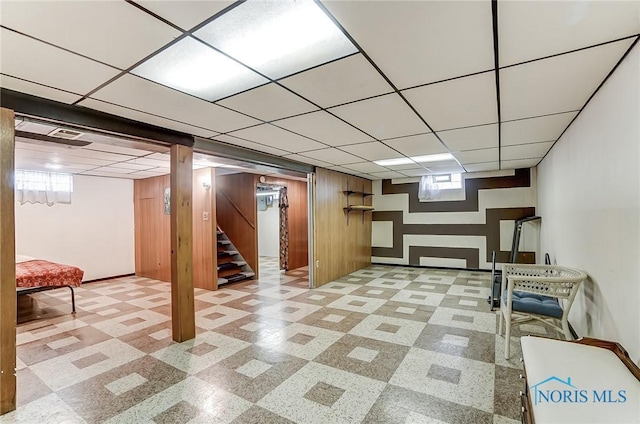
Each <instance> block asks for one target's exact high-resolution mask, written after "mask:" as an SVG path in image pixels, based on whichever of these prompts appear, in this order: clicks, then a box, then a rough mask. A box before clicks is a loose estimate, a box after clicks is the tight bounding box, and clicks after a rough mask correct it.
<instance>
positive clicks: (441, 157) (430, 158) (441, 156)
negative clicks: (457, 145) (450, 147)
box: [411, 153, 453, 163]
mask: <svg viewBox="0 0 640 424" xmlns="http://www.w3.org/2000/svg"><path fill="white" fill-rule="evenodd" d="M411 159H413V160H414V161H415V162H418V163H425V162H440V161H445V160H452V159H453V155H452V154H451V153H438V154H437V155H426V156H411Z"/></svg>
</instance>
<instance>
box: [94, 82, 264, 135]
mask: <svg viewBox="0 0 640 424" xmlns="http://www.w3.org/2000/svg"><path fill="white" fill-rule="evenodd" d="M91 97H92V98H96V99H98V100H104V101H107V102H110V103H114V104H116V105H121V106H124V107H128V108H132V109H136V110H138V111H142V112H146V113H151V114H154V115H158V116H161V117H165V118H169V119H174V120H176V121H181V122H183V123H186V124H191V125H195V126H198V127H202V128H207V129H210V130H212V131H218V132H227V131H233V130H235V129H239V128H244V127H248V126H250V125H255V124H257V123H259V122H260V121H257V120H255V119H253V118H249V117H247V116H244V115H241V114H239V113H237V112H233V111H230V110H228V109H225V108H223V107H220V106H218V105H214V104H212V103H209V102H206V101H204V100H201V99H197V98H195V97H192V96H190V95H188V94H183V93H180V92H178V91H175V90H172V89H170V88H168V87H164V86H162V85H160V84H156V83H153V82H151V81H147V80H144V79H142V78H138V77H135V76H133V75H124V76H123V77H121V78H118V79H117V80H116V81H114V82H112V83H111V84H109V85H107V86H106V87H104V88H102V89H100V90H98V91H97V92H96V93H94V94H93V95H92V96H91Z"/></svg>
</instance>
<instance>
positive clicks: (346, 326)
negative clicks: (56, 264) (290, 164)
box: [0, 261, 547, 424]
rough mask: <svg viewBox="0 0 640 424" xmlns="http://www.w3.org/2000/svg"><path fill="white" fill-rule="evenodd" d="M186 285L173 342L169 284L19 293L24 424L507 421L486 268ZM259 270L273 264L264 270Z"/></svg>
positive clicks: (510, 383) (513, 410)
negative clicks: (185, 331)
mask: <svg viewBox="0 0 640 424" xmlns="http://www.w3.org/2000/svg"><path fill="white" fill-rule="evenodd" d="M263 265H264V267H261V269H262V270H263V271H262V274H261V279H260V280H259V281H249V282H243V283H239V284H235V285H231V286H225V287H224V288H222V289H221V290H219V291H217V292H208V291H205V290H200V289H196V292H195V304H196V311H197V313H196V324H197V337H196V338H195V339H194V340H190V341H188V342H184V343H175V342H173V341H172V340H171V333H170V328H171V325H170V305H169V299H170V288H169V284H168V283H163V282H159V281H154V280H150V279H147V278H140V277H125V278H117V279H112V280H108V281H101V282H96V283H90V284H86V285H83V286H82V287H81V288H78V289H77V291H76V300H77V307H78V312H77V314H76V315H75V316H73V315H71V314H69V311H70V305H69V303H68V302H69V293H68V290H65V289H61V290H55V291H50V292H46V293H38V294H36V295H32V296H29V297H27V296H24V297H21V300H20V303H21V309H22V310H31V314H32V315H34V314H35V315H39V316H41V317H42V318H40V319H38V320H31V321H27V322H25V323H22V324H20V325H19V326H18V330H17V333H18V334H17V344H18V348H17V351H18V370H17V382H18V395H17V403H18V409H17V411H14V412H12V413H9V414H6V415H5V416H3V417H1V418H0V421H1V422H3V423H4V422H23V423H38V424H40V423H83V422H87V423H102V422H109V423H140V422H155V423H184V422H202V423H213V422H215V423H291V422H296V423H305V424H307V423H331V424H334V423H512V422H517V421H516V420H518V419H519V405H520V401H519V397H518V390H520V382H519V379H518V374H519V371H520V368H519V361H518V358H519V353H520V352H519V343H518V336H519V335H520V334H521V333H522V332H526V333H529V334H532V333H533V334H535V333H539V334H547V329H546V328H545V327H542V326H540V325H532V324H528V325H526V326H525V325H523V326H522V328H520V329H518V328H515V329H514V334H515V336H514V337H513V339H512V359H511V360H509V361H506V360H505V359H504V358H503V356H502V352H503V349H504V339H503V338H502V337H500V336H497V335H496V320H497V317H496V314H495V313H493V312H490V311H489V307H488V305H487V303H486V301H485V299H486V297H487V296H488V295H489V274H488V273H474V272H466V271H457V270H441V269H427V268H410V267H393V266H371V267H369V268H366V269H363V270H360V271H358V272H355V273H353V274H350V275H348V276H345V277H343V278H340V279H338V280H336V281H334V282H331V283H329V284H327V285H325V286H322V287H320V288H318V289H314V290H309V289H308V280H307V275H308V271H307V270H306V269H300V270H294V271H291V272H287V273H282V272H280V271H278V269H277V261H276V265H275V266H273V264H270V265H268V264H263ZM269 267H270V268H271V269H269Z"/></svg>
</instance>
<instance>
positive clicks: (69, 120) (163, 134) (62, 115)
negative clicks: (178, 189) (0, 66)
mask: <svg viewBox="0 0 640 424" xmlns="http://www.w3.org/2000/svg"><path fill="white" fill-rule="evenodd" d="M0 105H1V106H2V107H4V108H8V109H13V110H14V111H15V113H16V114H24V115H27V116H30V117H33V118H42V119H45V120H51V121H55V122H59V123H64V124H65V125H69V126H77V127H78V128H81V129H97V130H102V131H106V132H109V133H112V134H120V135H125V136H130V137H138V138H141V139H146V140H149V141H155V142H162V143H166V144H169V145H174V144H180V145H183V146H189V147H191V146H193V136H192V135H190V134H186V133H182V132H179V131H174V130H170V129H167V128H162V127H158V126H155V125H151V124H146V123H144V122H139V121H134V120H133V119H128V118H123V117H121V116H116V115H112V114H109V113H105V112H100V111H97V110H93V109H89V108H86V107H82V106H72V105H69V104H66V103H61V102H56V101H53V100H48V99H44V98H42V97H36V96H32V95H29V94H24V93H20V92H18V91H13V90H8V89H6V88H0Z"/></svg>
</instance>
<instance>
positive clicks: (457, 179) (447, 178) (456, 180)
mask: <svg viewBox="0 0 640 424" xmlns="http://www.w3.org/2000/svg"><path fill="white" fill-rule="evenodd" d="M434 182H435V184H436V185H437V186H438V189H440V190H453V189H457V188H462V174H444V175H434Z"/></svg>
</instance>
